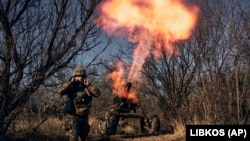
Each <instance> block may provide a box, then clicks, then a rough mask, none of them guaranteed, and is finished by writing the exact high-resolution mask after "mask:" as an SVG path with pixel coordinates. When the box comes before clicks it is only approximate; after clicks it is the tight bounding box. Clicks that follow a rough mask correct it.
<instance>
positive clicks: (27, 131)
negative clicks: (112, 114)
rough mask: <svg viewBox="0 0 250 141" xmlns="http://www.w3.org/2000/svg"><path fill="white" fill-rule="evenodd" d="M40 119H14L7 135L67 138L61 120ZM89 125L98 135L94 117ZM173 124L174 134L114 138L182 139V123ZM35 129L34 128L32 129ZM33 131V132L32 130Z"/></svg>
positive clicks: (50, 140)
mask: <svg viewBox="0 0 250 141" xmlns="http://www.w3.org/2000/svg"><path fill="white" fill-rule="evenodd" d="M41 121H42V119H35V118H33V119H26V120H16V121H15V122H14V124H13V125H12V126H11V128H10V130H9V135H11V136H15V137H16V138H19V139H23V140H25V141H26V140H27V139H28V140H29V141H33V140H34V141H64V140H65V141H66V140H68V138H67V136H66V133H65V132H64V130H63V120H59V119H58V118H54V117H50V118H48V119H47V120H45V121H44V122H43V123H42V124H41V125H40V126H39V127H38V126H37V125H38V124H39V123H41ZM89 123H90V125H91V131H90V136H98V135H97V133H96V127H97V122H96V120H95V118H90V120H89ZM174 124H175V127H176V128H175V132H174V134H160V135H155V136H139V137H129V138H120V139H115V140H133V141H184V140H185V127H184V126H183V125H182V124H178V122H176V123H174ZM34 129H35V130H34ZM34 131H35V132H34Z"/></svg>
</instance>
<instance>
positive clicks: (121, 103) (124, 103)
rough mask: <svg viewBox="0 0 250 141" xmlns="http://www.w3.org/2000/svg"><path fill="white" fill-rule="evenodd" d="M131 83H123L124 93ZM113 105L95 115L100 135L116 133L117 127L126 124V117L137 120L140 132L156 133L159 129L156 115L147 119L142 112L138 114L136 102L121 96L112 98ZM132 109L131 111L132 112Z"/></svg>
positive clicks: (127, 90)
mask: <svg viewBox="0 0 250 141" xmlns="http://www.w3.org/2000/svg"><path fill="white" fill-rule="evenodd" d="M131 85H132V84H131V83H130V82H128V83H126V85H125V89H124V90H125V93H126V92H127V93H128V92H129V91H130V88H131ZM113 104H114V105H113V106H111V107H110V109H109V110H107V111H102V112H100V113H99V115H98V116H97V119H98V134H99V135H101V136H110V135H115V134H117V128H118V125H119V127H121V126H123V127H124V126H126V125H127V122H126V121H127V119H132V120H137V121H139V126H140V127H139V129H140V133H142V134H156V133H157V132H159V130H160V120H159V118H158V116H157V115H153V116H152V118H151V119H149V118H148V117H147V116H146V115H144V114H138V113H137V108H139V106H138V105H137V103H136V102H134V101H132V100H129V99H126V98H124V97H121V96H115V97H114V98H113ZM132 111H133V112H132Z"/></svg>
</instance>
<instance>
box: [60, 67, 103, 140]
mask: <svg viewBox="0 0 250 141" xmlns="http://www.w3.org/2000/svg"><path fill="white" fill-rule="evenodd" d="M86 77H87V75H86V70H85V69H84V68H83V67H77V68H75V70H74V73H73V77H72V79H71V80H70V81H68V82H66V83H64V84H63V86H62V87H61V88H59V89H58V93H60V95H61V96H63V97H64V113H65V118H66V124H67V127H66V128H65V130H67V131H68V134H69V136H70V141H78V137H80V139H81V140H82V141H85V140H86V137H87V136H88V133H89V131H90V127H89V123H88V115H89V109H90V107H91V101H92V97H98V96H100V90H99V89H98V88H97V87H95V86H93V85H92V84H91V83H90V82H89V81H88V80H87V79H86Z"/></svg>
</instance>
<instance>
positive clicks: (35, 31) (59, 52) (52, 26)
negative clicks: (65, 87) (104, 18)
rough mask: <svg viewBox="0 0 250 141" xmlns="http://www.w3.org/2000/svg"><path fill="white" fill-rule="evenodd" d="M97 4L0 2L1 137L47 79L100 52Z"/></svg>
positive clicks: (85, 0)
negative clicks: (97, 49)
mask: <svg viewBox="0 0 250 141" xmlns="http://www.w3.org/2000/svg"><path fill="white" fill-rule="evenodd" d="M98 3H99V0H76V1H74V0H59V1H55V0H51V1H50V0H49V1H43V0H25V1H19V0H13V1H9V0H1V1H0V33H1V34H0V66H1V67H0V68H1V70H0V134H5V133H6V131H7V129H8V127H9V125H10V124H11V121H12V120H13V119H14V118H15V117H16V115H17V113H18V111H19V109H20V107H22V105H23V104H24V103H25V102H26V101H27V100H28V99H29V97H30V96H31V95H32V94H33V93H34V92H35V91H36V90H37V89H38V88H39V87H40V86H41V85H43V84H45V82H46V80H47V79H48V78H51V77H58V76H59V75H56V74H57V73H59V72H61V71H63V70H65V68H68V67H70V66H71V65H70V63H72V61H74V60H75V59H76V56H77V55H79V54H82V55H84V53H88V52H89V51H91V50H93V49H94V48H96V47H99V46H98V45H99V44H100V43H101V42H100V38H99V37H100V33H99V32H100V31H99V29H98V28H97V27H96V26H95V24H94V23H93V18H94V16H95V15H94V13H95V7H96V6H97V4H98ZM102 51H103V50H100V52H102ZM99 54H100V53H97V55H99ZM93 55H95V54H93ZM93 58H95V57H93ZM95 59H96V58H95ZM61 76H63V75H61ZM59 79H60V78H59Z"/></svg>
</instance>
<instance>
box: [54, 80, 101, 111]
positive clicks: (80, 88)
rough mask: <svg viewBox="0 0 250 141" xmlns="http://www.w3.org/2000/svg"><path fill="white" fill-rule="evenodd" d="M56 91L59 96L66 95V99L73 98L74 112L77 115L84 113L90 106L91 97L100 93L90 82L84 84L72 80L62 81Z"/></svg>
mask: <svg viewBox="0 0 250 141" xmlns="http://www.w3.org/2000/svg"><path fill="white" fill-rule="evenodd" d="M57 92H58V93H59V94H60V95H61V96H63V95H66V96H67V97H68V99H67V100H73V102H74V108H75V113H76V114H79V115H82V114H84V113H85V112H86V111H87V110H88V109H89V108H90V107H91V101H92V97H98V96H100V94H101V92H100V90H99V89H98V88H97V87H95V86H94V85H92V84H90V85H88V86H85V85H83V84H82V83H77V82H72V81H68V82H66V83H64V84H63V85H62V87H60V88H59V89H58V90H57Z"/></svg>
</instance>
